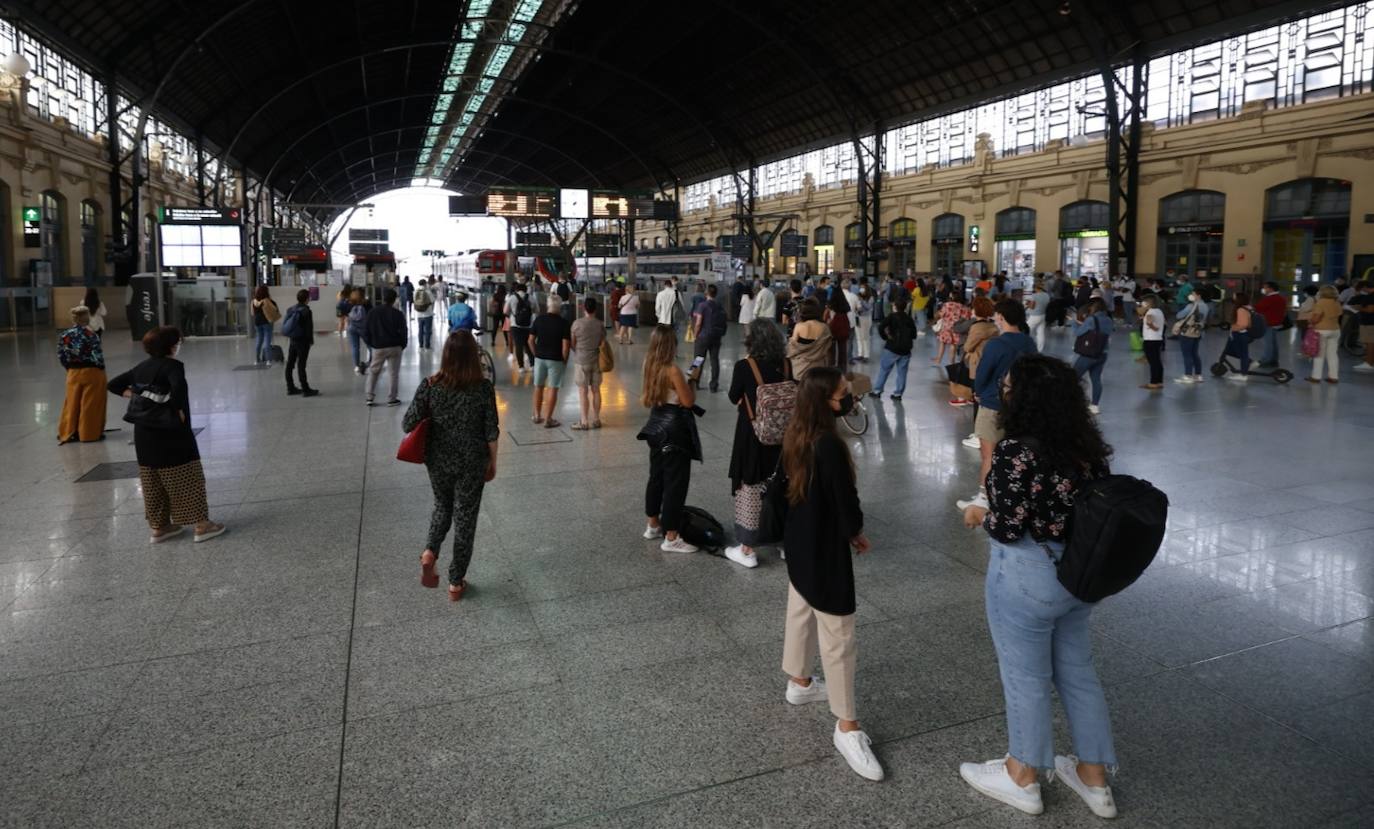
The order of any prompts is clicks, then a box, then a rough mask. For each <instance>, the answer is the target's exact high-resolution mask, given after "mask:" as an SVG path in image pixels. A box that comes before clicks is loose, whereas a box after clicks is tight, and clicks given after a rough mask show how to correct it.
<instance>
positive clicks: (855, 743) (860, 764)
mask: <svg viewBox="0 0 1374 829" xmlns="http://www.w3.org/2000/svg"><path fill="white" fill-rule="evenodd" d="M872 745H873V741H872V740H870V739H869V738H868V735H867V734H865V733H863V732H862V731H841V730H840V724H839V723H835V748H836V749H838V750H839V752H840V756H841V757H843V758H844V761H845V762H846V763H848V764H849V767H850V768H851V769H853V770H854V773H855V774H857V775H859V776H860V777H862V778H864V779H865V780H875V781H876V780H882V779H883V767H882V764H881V763H879V762H878V758H877V757H874V756H873V749H872V748H871V747H870V746H872Z"/></svg>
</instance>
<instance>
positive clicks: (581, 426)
mask: <svg viewBox="0 0 1374 829" xmlns="http://www.w3.org/2000/svg"><path fill="white" fill-rule="evenodd" d="M568 428H569V429H572V430H573V431H574V432H585V431H587V430H588V429H590V428H592V427H591V426H588V425H587V424H586V423H582V422H581V421H578V422H577V423H574V424H573V425H571V426H569V427H568Z"/></svg>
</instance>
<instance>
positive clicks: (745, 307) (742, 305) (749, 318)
mask: <svg viewBox="0 0 1374 829" xmlns="http://www.w3.org/2000/svg"><path fill="white" fill-rule="evenodd" d="M753 321H754V298H753V297H751V296H749V295H748V294H745V295H744V296H742V297H740V300H739V324H740V325H748V324H749V323H751V322H753Z"/></svg>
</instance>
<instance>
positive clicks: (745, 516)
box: [725, 319, 791, 567]
mask: <svg viewBox="0 0 1374 829" xmlns="http://www.w3.org/2000/svg"><path fill="white" fill-rule="evenodd" d="M744 347H745V349H747V351H748V354H749V356H748V357H746V358H745V359H743V360H740V361H739V362H737V363H735V370H734V373H733V374H732V376H731V378H730V395H729V396H730V402H731V403H733V404H735V406H736V407H737V409H738V412H739V413H738V414H737V415H736V417H735V442H734V444H733V445H732V446H731V448H730V491H731V493H733V495H734V497H735V544H734V546H733V547H726V548H725V557H726V558H728V559H730V560H731V561H733V562H734V563H736V564H738V565H740V566H741V567H757V566H758V564H759V562H758V558H757V557H756V556H755V555H754V547H755V545H757V544H758V543H759V542H761V541H776V540H777V539H761V538H759V515H760V513H761V512H762V509H763V482H764V481H766V480H768V476H770V475H772V474H773V470H774V469H776V468H777V466H778V457H779V455H780V454H781V453H782V447H781V446H764V445H763V443H762V442H760V441H759V438H758V434H757V433H756V432H755V431H754V417H755V415H756V414H757V412H758V404H759V400H758V390H759V386H760V385H766V384H769V383H780V382H782V381H783V380H785V379H790V378H791V369H790V367H789V364H788V362H787V356H786V354H787V340H786V339H784V338H783V334H782V329H781V328H779V327H778V324H777V323H776V322H773V320H771V319H756V320H754V321H753V322H751V323H749V327H748V329H747V330H746V333H745V335H744Z"/></svg>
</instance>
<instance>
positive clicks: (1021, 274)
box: [993, 207, 1035, 290]
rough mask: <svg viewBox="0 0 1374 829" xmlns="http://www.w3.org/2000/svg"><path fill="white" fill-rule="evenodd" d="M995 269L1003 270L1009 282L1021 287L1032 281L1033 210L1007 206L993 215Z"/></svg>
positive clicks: (1033, 274)
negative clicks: (994, 221) (994, 217)
mask: <svg viewBox="0 0 1374 829" xmlns="http://www.w3.org/2000/svg"><path fill="white" fill-rule="evenodd" d="M993 244H994V247H995V255H996V257H997V270H999V271H1006V273H1007V277H1008V278H1009V279H1010V280H1011V282H1012V284H1013V285H1015V286H1018V287H1020V288H1022V289H1023V290H1025V289H1028V288H1030V287H1031V286H1032V285H1033V284H1034V282H1035V211H1034V210H1032V209H1030V208H1029V207H1009V208H1007V209H1006V210H1003V211H1000V212H999V213H998V214H997V216H996V226H995V231H994V235H993Z"/></svg>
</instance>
